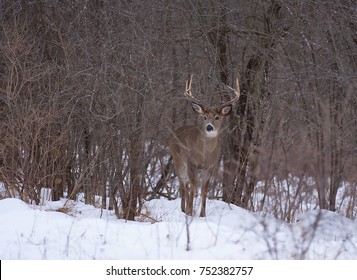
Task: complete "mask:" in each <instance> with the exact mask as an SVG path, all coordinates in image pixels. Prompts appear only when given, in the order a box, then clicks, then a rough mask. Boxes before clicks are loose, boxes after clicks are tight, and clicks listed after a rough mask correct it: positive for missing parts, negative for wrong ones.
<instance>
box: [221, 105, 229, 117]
mask: <svg viewBox="0 0 357 280" xmlns="http://www.w3.org/2000/svg"><path fill="white" fill-rule="evenodd" d="M231 111H232V105H228V106H225V107H223V108H222V109H221V115H222V116H227V115H228V114H229V113H230V112H231Z"/></svg>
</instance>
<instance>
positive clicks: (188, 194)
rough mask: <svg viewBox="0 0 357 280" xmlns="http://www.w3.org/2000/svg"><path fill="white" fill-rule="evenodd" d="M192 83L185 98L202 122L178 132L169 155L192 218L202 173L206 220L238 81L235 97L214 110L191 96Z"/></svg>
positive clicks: (185, 209) (183, 202)
mask: <svg viewBox="0 0 357 280" xmlns="http://www.w3.org/2000/svg"><path fill="white" fill-rule="evenodd" d="M191 84H192V76H191V79H190V80H188V81H186V90H185V94H184V95H185V96H186V97H187V98H189V99H190V101H191V104H192V109H193V111H194V112H195V113H197V114H199V115H200V116H201V117H202V118H203V124H202V125H199V126H194V125H187V126H183V127H181V128H179V129H178V130H177V131H176V132H175V133H174V135H173V137H172V138H171V140H170V143H169V147H170V153H171V155H172V158H173V161H174V167H175V172H176V175H177V176H178V178H179V183H180V189H179V191H180V196H181V210H182V212H184V213H186V214H187V215H192V212H193V198H194V196H195V191H196V187H197V183H198V181H199V176H198V175H199V173H200V171H201V178H202V179H201V197H202V204H201V212H200V217H205V216H206V197H207V191H208V184H209V181H210V179H211V177H212V174H213V172H214V170H216V169H218V164H219V160H220V158H221V151H220V141H219V136H220V134H221V132H222V122H223V117H225V116H227V115H228V114H229V113H230V112H231V111H232V104H233V103H235V102H236V101H237V100H238V99H239V95H240V90H239V83H238V79H237V81H236V89H232V88H230V89H231V90H233V91H234V92H235V97H234V98H233V99H232V100H230V101H228V102H226V103H224V104H221V105H220V106H217V107H215V108H212V107H207V106H204V105H203V104H202V103H201V102H199V101H198V100H197V99H196V98H195V97H194V96H193V95H192V92H191Z"/></svg>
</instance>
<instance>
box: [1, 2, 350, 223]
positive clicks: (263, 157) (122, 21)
mask: <svg viewBox="0 0 357 280" xmlns="http://www.w3.org/2000/svg"><path fill="white" fill-rule="evenodd" d="M356 18H357V10H356V3H355V1H353V0H341V1H334V0H316V1H309V0H290V1H278V0H269V1H260V0H259V1H258V0H257V1H251V0H240V1H230V0H209V1H197V0H189V1H169V0H150V1H140V0H131V1H129V0H127V1H125V0H123V1H116V0H112V1H104V0H96V1H94V0H93V1H82V0H77V1H73V0H64V1H56V0H47V1H45V0H43V1H42V0H38V1H28V0H17V1H12V0H11V1H10V0H3V1H0V27H1V28H0V182H1V183H2V186H3V190H4V193H3V195H5V196H18V197H21V198H22V199H23V200H25V201H27V202H33V203H36V204H39V203H41V189H43V188H50V189H51V190H52V192H51V195H52V199H54V200H58V199H59V198H60V197H67V198H69V199H76V197H77V196H78V195H79V194H83V195H84V199H85V202H86V203H89V204H96V203H98V204H99V205H101V207H104V208H110V209H115V211H116V214H117V215H118V217H124V218H127V219H134V217H135V216H136V215H138V213H140V211H141V207H142V205H143V202H144V201H145V200H147V199H152V198H157V197H160V196H164V197H167V198H168V199H172V198H175V197H176V196H177V188H176V184H174V183H173V182H174V178H173V177H174V175H173V169H172V162H171V161H170V160H169V153H168V147H167V143H168V139H169V138H170V136H171V135H172V132H173V130H174V129H175V128H177V127H179V126H180V125H182V124H184V123H186V122H188V121H189V120H190V119H191V120H192V121H194V118H195V116H194V114H192V113H191V109H190V106H188V103H187V102H186V100H185V99H184V96H183V91H184V88H185V81H186V80H187V78H188V77H190V75H191V74H194V77H195V79H194V84H193V89H194V90H195V92H194V94H195V95H197V96H199V97H200V98H201V99H204V100H206V101H207V102H211V103H212V104H214V103H218V102H221V101H224V100H227V99H228V98H230V97H229V96H228V95H227V94H228V93H226V92H224V91H222V84H228V85H231V86H232V85H233V84H234V81H235V79H236V77H237V76H238V77H239V81H240V88H241V98H240V100H239V101H238V103H237V105H236V106H235V108H234V114H233V115H232V116H231V117H230V118H229V120H228V121H227V126H228V128H227V130H226V132H225V133H224V135H223V138H224V139H223V143H222V147H223V156H222V165H221V172H220V176H219V178H216V179H215V181H216V182H215V183H214V184H212V186H214V187H212V190H211V192H210V194H211V197H216V198H218V199H223V200H225V201H227V202H230V203H234V204H237V205H239V206H241V207H244V208H247V209H250V210H252V211H260V210H262V209H270V210H269V211H272V213H274V215H275V216H278V217H280V218H283V219H286V220H291V219H293V218H294V213H295V212H297V211H299V209H300V210H301V208H302V207H303V205H307V204H309V203H311V202H312V201H314V202H316V204H315V205H309V206H307V207H311V208H316V207H317V208H321V209H329V210H331V211H336V210H337V211H340V212H342V213H343V214H344V215H346V216H347V217H351V218H355V217H356V211H357V209H356V204H357V202H356V199H357V193H356V192H357V190H356V185H357V172H356V170H357V95H356V88H357V79H356V78H357V77H356V76H357V75H356V73H357V21H356ZM282 182H283V183H282ZM315 194H316V200H313V199H311V197H312V196H314V195H315ZM97 197H100V198H101V201H99V202H98V201H96V198H97ZM108 198H109V199H108ZM337 198H338V199H339V200H337ZM341 201H342V202H341ZM340 203H343V205H344V207H343V209H342V208H341V205H342V204H340Z"/></svg>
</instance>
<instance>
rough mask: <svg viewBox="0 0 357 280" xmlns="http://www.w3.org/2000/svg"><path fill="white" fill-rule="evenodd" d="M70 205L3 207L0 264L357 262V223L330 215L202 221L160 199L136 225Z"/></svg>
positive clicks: (237, 211) (216, 204) (213, 216)
mask: <svg viewBox="0 0 357 280" xmlns="http://www.w3.org/2000/svg"><path fill="white" fill-rule="evenodd" d="M64 203H65V200H62V201H56V202H46V203H45V205H44V206H42V207H35V206H31V205H27V204H25V203H24V202H22V201H20V200H18V199H10V198H8V199H2V200H0V259H2V260H6V259H106V260H108V259H133V260H134V259H156V260H157V259H357V223H356V222H354V221H352V220H349V219H347V218H345V217H343V216H340V215H338V214H336V213H332V212H328V211H317V210H315V211H308V212H306V213H304V214H302V215H300V217H299V219H298V221H297V222H295V223H291V224H288V223H285V222H283V221H281V220H277V219H275V218H273V217H271V216H268V215H263V214H261V213H251V212H248V211H246V210H243V209H241V208H239V207H237V206H234V205H228V204H226V203H224V202H222V201H216V200H209V201H208V203H207V209H206V211H207V217H206V218H199V217H198V216H197V215H195V216H194V217H187V216H185V215H184V214H183V213H182V212H181V211H180V206H179V205H180V200H179V199H177V200H174V201H168V200H165V199H160V200H152V201H149V202H147V203H145V205H144V209H143V212H144V213H145V215H143V216H142V217H139V221H135V222H132V221H125V220H118V219H117V218H116V217H115V215H114V213H113V212H111V211H106V210H104V211H101V210H100V209H98V208H95V207H93V206H88V205H85V204H83V203H81V202H72V203H70V204H67V205H68V207H66V208H68V209H66V210H67V211H65V212H66V213H64V212H63V211H59V210H61V209H62V207H63V205H64ZM196 204H197V205H196V207H197V208H199V203H196ZM62 210H63V209H62Z"/></svg>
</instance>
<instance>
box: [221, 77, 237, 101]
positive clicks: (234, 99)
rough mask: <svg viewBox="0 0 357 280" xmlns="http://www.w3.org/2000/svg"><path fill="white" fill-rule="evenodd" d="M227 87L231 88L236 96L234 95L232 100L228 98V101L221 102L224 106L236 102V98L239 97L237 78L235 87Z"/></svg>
mask: <svg viewBox="0 0 357 280" xmlns="http://www.w3.org/2000/svg"><path fill="white" fill-rule="evenodd" d="M227 87H228V88H229V89H231V90H233V91H234V93H235V95H236V96H235V97H234V98H233V99H232V100H230V101H228V102H226V103H223V104H222V106H221V107H226V106H228V105H231V104H233V103H235V102H237V101H238V99H239V96H240V89H239V81H238V78H237V79H236V88H235V89H234V88H231V87H230V86H228V85H227Z"/></svg>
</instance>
